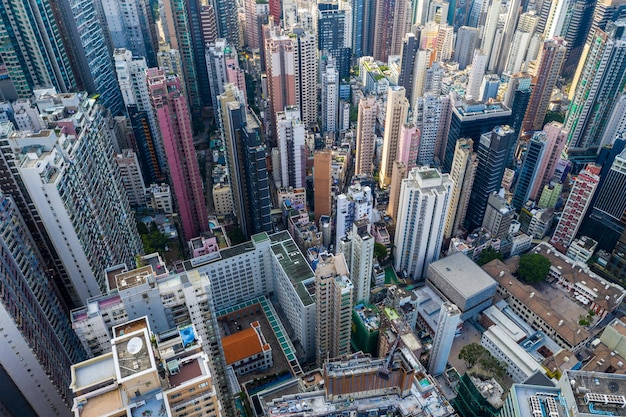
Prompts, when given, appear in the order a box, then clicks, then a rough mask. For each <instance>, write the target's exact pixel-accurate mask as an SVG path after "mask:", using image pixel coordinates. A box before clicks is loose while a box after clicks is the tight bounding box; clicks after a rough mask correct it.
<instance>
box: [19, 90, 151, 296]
mask: <svg viewBox="0 0 626 417" xmlns="http://www.w3.org/2000/svg"><path fill="white" fill-rule="evenodd" d="M38 105H39V107H40V108H42V109H43V110H45V109H54V111H55V115H54V116H53V117H52V118H53V119H54V120H55V121H54V122H53V121H52V120H51V119H48V120H49V122H50V126H55V127H56V128H57V129H56V130H41V131H40V132H39V133H37V134H33V133H32V132H20V133H18V134H16V135H12V136H11V137H10V138H8V139H9V141H10V143H11V146H12V147H13V148H15V149H22V148H23V149H24V152H25V153H24V156H23V158H24V159H21V161H22V162H21V163H20V164H19V165H18V166H16V169H15V171H16V172H17V174H18V175H19V177H20V180H21V182H22V184H23V187H24V190H25V191H23V192H26V193H28V195H29V197H30V200H31V202H30V203H29V204H32V206H31V207H33V208H34V210H35V212H36V213H37V216H38V217H39V218H41V219H42V221H43V224H44V226H45V228H46V230H47V232H48V235H49V237H50V239H51V240H52V243H53V245H54V248H55V252H56V253H57V254H58V256H59V258H60V261H61V262H62V263H63V265H64V267H65V270H66V271H67V273H68V278H69V279H67V280H66V281H65V282H64V284H65V286H66V287H67V290H68V292H69V293H70V296H71V298H72V300H73V301H74V302H75V303H77V304H79V303H84V302H85V301H86V300H87V298H89V297H93V296H96V295H98V294H100V292H102V291H104V289H105V283H104V270H105V269H106V268H107V267H109V266H111V265H116V264H119V263H120V262H128V263H130V262H132V261H134V257H135V255H137V254H139V253H141V252H142V251H143V249H142V247H141V241H140V240H139V236H138V234H137V229H136V225H135V220H134V217H133V215H132V213H131V211H130V207H129V205H128V199H127V197H126V192H125V190H124V188H123V185H122V182H121V179H120V174H119V170H118V169H117V166H116V165H115V161H114V158H113V149H112V146H111V137H110V132H109V131H108V130H107V128H106V126H107V124H108V119H107V117H106V110H105V109H104V108H102V107H101V106H100V105H98V104H96V102H95V99H93V98H86V97H85V96H84V95H79V94H69V93H65V94H59V95H48V96H45V97H40V98H39V99H38ZM61 129H62V130H61ZM70 144H72V146H70ZM30 146H38V147H39V149H40V151H39V153H37V152H30V151H29V149H31V148H30ZM16 159H17V155H16ZM16 165H17V164H16Z"/></svg>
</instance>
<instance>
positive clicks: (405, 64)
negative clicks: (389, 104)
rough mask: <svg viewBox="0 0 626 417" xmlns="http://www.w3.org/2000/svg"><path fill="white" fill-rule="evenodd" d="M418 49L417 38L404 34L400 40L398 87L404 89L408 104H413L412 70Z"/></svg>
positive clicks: (411, 34) (410, 34) (410, 33)
mask: <svg viewBox="0 0 626 417" xmlns="http://www.w3.org/2000/svg"><path fill="white" fill-rule="evenodd" d="M418 49H419V42H418V39H417V37H416V36H415V35H414V34H413V33H412V32H409V33H407V34H405V35H404V39H403V40H402V50H401V51H400V74H398V85H399V86H400V87H404V91H405V92H406V93H407V99H408V100H409V103H413V74H414V72H413V70H414V68H415V58H416V56H417V50H418Z"/></svg>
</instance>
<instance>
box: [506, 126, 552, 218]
mask: <svg viewBox="0 0 626 417" xmlns="http://www.w3.org/2000/svg"><path fill="white" fill-rule="evenodd" d="M547 142H548V139H547V138H546V133H545V132H543V131H538V132H535V133H534V134H533V136H532V137H531V138H530V141H529V142H528V144H527V149H526V152H525V154H524V157H523V158H524V162H523V163H522V168H521V169H520V173H519V176H518V178H517V183H516V185H515V193H514V194H513V200H512V201H511V205H512V206H513V207H515V209H517V210H520V209H521V208H522V207H523V206H524V205H525V204H526V201H528V198H529V196H530V191H531V189H532V188H533V187H534V186H535V183H537V182H539V177H540V176H541V174H542V173H541V172H540V171H539V167H540V166H541V165H542V161H543V159H544V158H545V157H546V147H547Z"/></svg>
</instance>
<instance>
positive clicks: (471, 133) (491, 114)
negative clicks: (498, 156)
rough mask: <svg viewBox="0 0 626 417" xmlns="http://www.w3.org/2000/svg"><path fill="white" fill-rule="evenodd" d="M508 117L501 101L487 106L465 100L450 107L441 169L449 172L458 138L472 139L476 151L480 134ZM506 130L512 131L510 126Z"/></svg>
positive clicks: (505, 121) (508, 112)
mask: <svg viewBox="0 0 626 417" xmlns="http://www.w3.org/2000/svg"><path fill="white" fill-rule="evenodd" d="M510 119H511V109H509V108H508V107H507V106H505V105H504V104H502V103H498V102H494V103H490V104H489V106H487V105H485V104H484V103H472V102H467V101H462V102H460V103H457V104H456V105H455V106H454V107H452V120H451V122H450V130H449V132H448V138H447V141H446V145H445V154H444V159H443V171H444V172H450V168H452V159H453V158H454V147H455V145H456V141H457V140H458V139H460V138H470V139H472V140H473V141H474V150H475V151H477V150H478V145H477V144H478V143H479V141H480V139H481V135H482V134H484V133H488V132H491V131H492V130H493V129H494V128H495V127H496V126H500V125H504V124H506V123H508V122H509V120H510ZM506 130H507V131H513V129H511V128H510V127H509V128H507V129H506ZM515 133H517V132H515ZM514 146H515V143H514V142H513V143H512V144H511V147H512V148H513V147H514ZM512 157H513V150H511V153H510V154H509V158H512ZM509 161H510V159H509ZM507 163H508V162H507ZM485 199H486V197H485Z"/></svg>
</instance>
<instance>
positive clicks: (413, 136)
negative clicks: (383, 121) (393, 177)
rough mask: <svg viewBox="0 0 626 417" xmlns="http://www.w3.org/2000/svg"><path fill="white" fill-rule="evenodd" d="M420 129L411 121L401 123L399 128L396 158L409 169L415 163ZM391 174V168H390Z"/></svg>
mask: <svg viewBox="0 0 626 417" xmlns="http://www.w3.org/2000/svg"><path fill="white" fill-rule="evenodd" d="M419 143H420V131H419V130H418V129H417V128H416V127H415V125H414V124H413V123H403V124H402V127H401V128H400V139H399V140H398V155H397V157H396V159H397V160H398V161H400V162H402V163H404V164H405V165H406V168H407V169H408V170H409V171H410V170H411V169H413V168H415V166H416V165H417V153H418V151H419ZM392 174H393V169H392Z"/></svg>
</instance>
